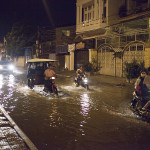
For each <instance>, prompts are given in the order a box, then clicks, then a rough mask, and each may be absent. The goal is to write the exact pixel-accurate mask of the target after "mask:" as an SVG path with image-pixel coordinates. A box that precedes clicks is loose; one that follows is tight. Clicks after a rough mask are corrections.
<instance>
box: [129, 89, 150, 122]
mask: <svg viewBox="0 0 150 150" xmlns="http://www.w3.org/2000/svg"><path fill="white" fill-rule="evenodd" d="M146 103H147V100H146V99H144V98H143V97H142V96H139V95H138V94H137V92H136V91H134V92H133V99H132V101H131V108H132V110H133V112H134V113H135V114H136V115H138V116H140V117H141V118H142V119H144V120H146V121H148V122H150V108H148V109H146V110H142V108H143V106H144V105H145V104H146Z"/></svg>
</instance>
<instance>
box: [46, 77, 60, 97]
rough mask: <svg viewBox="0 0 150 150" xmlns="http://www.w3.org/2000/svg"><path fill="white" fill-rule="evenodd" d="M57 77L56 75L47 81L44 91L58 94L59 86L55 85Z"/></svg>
mask: <svg viewBox="0 0 150 150" xmlns="http://www.w3.org/2000/svg"><path fill="white" fill-rule="evenodd" d="M55 79H56V78H55V77H51V78H50V79H49V80H48V81H47V83H46V86H45V87H44V91H45V92H50V93H54V94H55V95H57V96H58V90H57V86H56V85H55Z"/></svg>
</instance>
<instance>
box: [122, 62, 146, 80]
mask: <svg viewBox="0 0 150 150" xmlns="http://www.w3.org/2000/svg"><path fill="white" fill-rule="evenodd" d="M143 68H144V62H142V63H138V62H137V61H136V60H133V62H131V63H127V62H126V63H125V70H124V71H125V76H126V78H127V79H128V80H129V82H130V79H133V78H137V77H138V76H139V75H140V71H141V70H142V69H143Z"/></svg>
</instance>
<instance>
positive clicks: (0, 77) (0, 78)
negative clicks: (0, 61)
mask: <svg viewBox="0 0 150 150" xmlns="http://www.w3.org/2000/svg"><path fill="white" fill-rule="evenodd" d="M2 86H3V75H2V74H0V88H2Z"/></svg>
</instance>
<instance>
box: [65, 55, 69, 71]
mask: <svg viewBox="0 0 150 150" xmlns="http://www.w3.org/2000/svg"><path fill="white" fill-rule="evenodd" d="M66 68H68V69H69V68H70V55H65V69H66Z"/></svg>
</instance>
